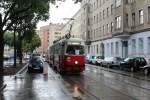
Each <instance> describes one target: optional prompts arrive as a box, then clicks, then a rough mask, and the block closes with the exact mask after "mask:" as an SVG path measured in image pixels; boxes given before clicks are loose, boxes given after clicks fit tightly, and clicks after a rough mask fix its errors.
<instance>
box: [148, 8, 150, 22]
mask: <svg viewBox="0 0 150 100" xmlns="http://www.w3.org/2000/svg"><path fill="white" fill-rule="evenodd" d="M148 22H150V6H149V7H148Z"/></svg>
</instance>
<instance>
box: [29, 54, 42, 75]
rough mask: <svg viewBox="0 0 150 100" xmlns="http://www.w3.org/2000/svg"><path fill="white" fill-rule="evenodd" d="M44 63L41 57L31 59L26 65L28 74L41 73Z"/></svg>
mask: <svg viewBox="0 0 150 100" xmlns="http://www.w3.org/2000/svg"><path fill="white" fill-rule="evenodd" d="M43 67H44V62H43V60H42V59H41V57H38V56H37V57H33V58H31V59H30V61H29V64H28V72H32V71H40V72H43Z"/></svg>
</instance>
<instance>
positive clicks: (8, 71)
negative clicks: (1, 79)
mask: <svg viewBox="0 0 150 100" xmlns="http://www.w3.org/2000/svg"><path fill="white" fill-rule="evenodd" d="M24 65H25V63H23V64H21V65H20V64H17V65H16V66H15V67H14V66H13V65H10V66H7V67H4V74H3V75H4V76H8V75H15V74H16V73H17V72H18V71H19V70H20V69H21V68H22V67H24Z"/></svg>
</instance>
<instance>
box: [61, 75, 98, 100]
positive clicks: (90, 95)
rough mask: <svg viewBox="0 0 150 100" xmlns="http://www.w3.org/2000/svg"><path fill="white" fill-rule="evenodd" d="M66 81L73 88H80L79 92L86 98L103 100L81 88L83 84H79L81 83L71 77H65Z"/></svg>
mask: <svg viewBox="0 0 150 100" xmlns="http://www.w3.org/2000/svg"><path fill="white" fill-rule="evenodd" d="M63 78H64V81H65V82H66V81H67V82H68V83H69V84H70V85H71V86H75V85H77V86H79V87H78V90H79V91H80V92H81V93H82V94H83V95H85V96H88V97H92V100H101V99H100V98H99V97H98V96H96V95H94V94H93V93H91V92H90V91H89V90H88V89H85V88H84V87H83V86H81V83H79V81H76V80H75V79H73V78H72V77H71V76H69V77H67V78H66V77H63Z"/></svg>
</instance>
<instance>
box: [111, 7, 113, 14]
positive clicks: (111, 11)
mask: <svg viewBox="0 0 150 100" xmlns="http://www.w3.org/2000/svg"><path fill="white" fill-rule="evenodd" d="M111 14H113V5H111Z"/></svg>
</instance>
